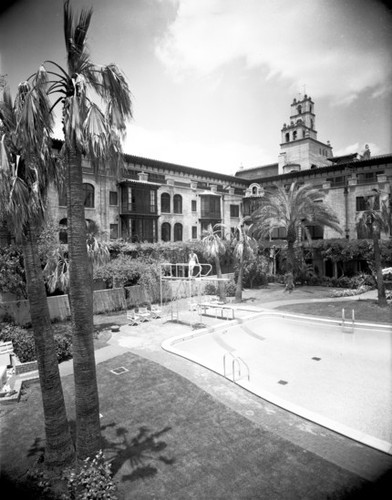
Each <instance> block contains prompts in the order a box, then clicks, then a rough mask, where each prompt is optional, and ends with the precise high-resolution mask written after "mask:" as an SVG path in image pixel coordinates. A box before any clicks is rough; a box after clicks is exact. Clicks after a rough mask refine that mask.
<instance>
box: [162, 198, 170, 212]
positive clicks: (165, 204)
mask: <svg viewBox="0 0 392 500" xmlns="http://www.w3.org/2000/svg"><path fill="white" fill-rule="evenodd" d="M161 212H162V213H165V214H169V213H170V194H169V193H162V194H161Z"/></svg>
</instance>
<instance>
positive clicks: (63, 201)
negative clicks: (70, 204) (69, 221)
mask: <svg viewBox="0 0 392 500" xmlns="http://www.w3.org/2000/svg"><path fill="white" fill-rule="evenodd" d="M66 206H67V190H66V189H65V187H63V188H62V189H61V190H60V191H59V207H66Z"/></svg>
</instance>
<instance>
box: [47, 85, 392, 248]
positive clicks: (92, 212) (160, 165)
mask: <svg viewBox="0 0 392 500" xmlns="http://www.w3.org/2000/svg"><path fill="white" fill-rule="evenodd" d="M289 116H290V118H289V122H288V123H287V124H286V123H285V124H284V125H283V127H282V129H281V144H280V152H279V155H278V161H277V162H276V163H273V164H268V165H264V166H258V167H254V168H250V169H243V168H241V169H240V170H239V171H238V172H237V173H236V174H235V176H228V175H224V174H217V173H215V172H211V171H205V170H200V169H195V168H191V167H187V166H182V165H176V164H172V163H167V162H163V161H158V160H152V159H147V158H142V157H137V156H133V155H127V154H126V155H124V162H123V167H122V168H121V170H120V172H119V173H118V174H111V173H108V172H104V173H102V174H100V173H98V174H96V173H94V172H93V170H92V168H91V167H90V166H89V163H88V162H87V161H85V162H84V163H83V175H84V183H85V184H84V187H85V215H86V219H87V221H88V222H89V221H91V222H93V223H95V225H97V226H98V227H99V228H100V230H101V231H102V232H103V234H104V235H106V237H107V238H108V239H109V238H110V239H117V238H122V239H124V240H126V241H131V242H144V241H147V242H157V241H189V240H196V239H200V237H201V236H202V233H203V230H204V229H206V228H207V226H208V224H212V225H214V224H217V223H221V224H224V225H225V226H226V227H227V228H228V230H229V228H231V229H233V228H235V227H236V226H237V225H238V223H239V222H240V219H241V217H242V216H248V215H251V214H252V212H253V211H254V210H255V209H256V208H257V207H258V206H260V204H261V203H262V201H263V196H264V192H265V190H266V189H270V188H271V187H272V186H274V185H276V184H278V185H287V186H289V185H290V184H291V183H292V182H297V183H299V184H304V183H306V184H311V185H312V186H313V187H315V188H317V189H319V190H320V192H323V193H325V195H326V201H327V202H328V203H329V204H330V205H331V206H332V207H333V208H334V210H335V211H336V213H337V215H338V217H339V220H340V224H341V227H342V229H343V231H344V236H343V237H344V238H346V239H356V238H361V237H365V236H366V235H363V234H359V232H358V231H359V230H358V225H357V224H358V220H359V218H360V217H361V215H362V213H363V211H364V209H365V208H366V207H365V198H366V197H367V196H369V195H370V194H372V193H373V194H374V196H375V197H376V198H377V199H376V206H380V205H381V203H383V202H386V203H387V204H388V205H389V206H390V199H391V180H392V155H391V154H388V155H381V156H371V153H370V151H369V149H368V148H366V149H365V151H364V153H363V154H362V155H359V154H357V153H354V154H350V155H346V156H340V157H334V156H333V154H332V146H331V144H330V143H329V141H326V142H322V141H320V140H319V139H318V138H317V131H316V126H315V124H316V113H315V104H314V102H313V100H312V99H311V97H309V96H307V95H304V97H303V98H300V99H299V100H296V99H294V100H293V102H292V104H291V106H290V115H289ZM54 146H55V148H57V149H59V148H60V147H61V143H60V142H59V141H54ZM50 213H51V214H52V216H53V218H54V219H55V220H56V221H57V222H59V223H60V224H62V225H63V226H64V227H66V217H67V214H66V197H65V196H64V194H63V193H57V191H55V190H52V191H51V194H50ZM311 232H312V235H313V238H314V239H321V238H323V239H328V238H341V237H342V236H341V235H339V234H338V233H336V232H335V231H333V230H332V229H329V228H326V229H325V230H323V229H322V228H317V227H314V228H312V231H311ZM389 236H390V235H383V236H382V237H383V238H388V237H389ZM284 237H285V235H284V234H283V233H282V231H274V232H273V233H272V234H271V240H275V239H284Z"/></svg>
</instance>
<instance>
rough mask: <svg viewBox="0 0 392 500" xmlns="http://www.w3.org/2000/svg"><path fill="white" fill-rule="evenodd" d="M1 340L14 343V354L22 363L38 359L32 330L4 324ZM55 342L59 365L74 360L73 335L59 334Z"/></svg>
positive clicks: (56, 335) (0, 332)
mask: <svg viewBox="0 0 392 500" xmlns="http://www.w3.org/2000/svg"><path fill="white" fill-rule="evenodd" d="M0 340H1V341H3V342H9V341H11V342H12V345H13V349H14V353H15V355H16V356H17V357H18V359H19V361H20V362H21V363H27V362H28V361H35V360H36V359H37V358H36V355H35V342H34V334H33V332H32V330H27V329H25V328H22V327H20V326H17V325H14V324H12V323H3V324H2V325H1V330H0ZM54 341H55V345H56V353H57V360H58V362H59V363H61V362H62V361H65V360H67V359H70V358H72V335H71V333H68V332H67V333H61V334H60V333H57V334H55V335H54Z"/></svg>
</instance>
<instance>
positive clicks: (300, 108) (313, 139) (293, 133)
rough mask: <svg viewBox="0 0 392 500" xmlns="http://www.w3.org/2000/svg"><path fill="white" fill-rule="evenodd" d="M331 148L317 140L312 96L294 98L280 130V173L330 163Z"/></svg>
mask: <svg viewBox="0 0 392 500" xmlns="http://www.w3.org/2000/svg"><path fill="white" fill-rule="evenodd" d="M331 156H332V147H331V145H330V144H329V142H327V144H325V143H322V142H320V141H319V140H318V139H317V131H316V115H315V110H314V102H313V101H312V98H311V97H310V96H308V95H307V94H305V95H304V96H303V97H301V96H300V98H299V99H298V100H297V99H296V98H294V100H293V102H292V104H291V108H290V122H289V123H288V124H286V123H285V124H284V125H283V127H282V130H281V144H280V155H279V174H284V173H288V172H291V171H293V170H296V171H300V170H307V169H309V168H317V167H321V166H326V165H330V162H329V161H328V158H330V157H331Z"/></svg>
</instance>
